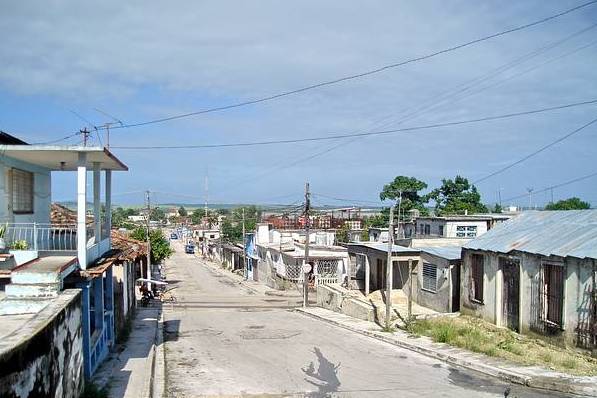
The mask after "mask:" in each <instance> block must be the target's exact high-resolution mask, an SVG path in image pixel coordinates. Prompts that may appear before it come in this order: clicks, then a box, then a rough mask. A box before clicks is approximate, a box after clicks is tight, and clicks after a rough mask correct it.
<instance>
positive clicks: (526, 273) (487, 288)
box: [461, 249, 595, 345]
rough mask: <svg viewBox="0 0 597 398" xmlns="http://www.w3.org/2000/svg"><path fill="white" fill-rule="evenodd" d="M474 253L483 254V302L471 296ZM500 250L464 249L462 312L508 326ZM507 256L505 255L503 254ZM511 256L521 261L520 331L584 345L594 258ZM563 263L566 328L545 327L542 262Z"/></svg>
mask: <svg viewBox="0 0 597 398" xmlns="http://www.w3.org/2000/svg"><path fill="white" fill-rule="evenodd" d="M473 253H477V254H482V255H483V256H484V271H485V276H484V297H483V303H477V302H475V301H473V300H472V299H471V298H470V292H471V273H470V268H471V267H470V264H471V257H472V254H473ZM500 256H502V255H501V254H499V253H491V252H480V251H473V250H467V249H464V250H463V267H462V277H461V281H462V290H461V304H462V312H464V313H469V314H472V315H475V316H479V317H481V318H483V319H485V320H487V321H489V322H492V323H495V324H496V325H499V326H505V324H506V322H505V320H504V319H503V315H502V313H503V310H502V306H503V297H502V291H503V275H502V271H501V270H500V267H499V258H500ZM503 256H505V255H503ZM511 256H512V257H514V258H517V259H518V260H519V261H520V316H519V322H520V331H521V333H526V332H529V331H534V332H539V333H545V334H550V335H551V336H552V337H556V338H561V339H562V341H564V342H566V343H575V344H580V345H585V344H583V342H582V341H581V340H582V339H583V338H584V337H583V336H582V333H583V331H587V330H588V329H590V328H591V323H592V322H595V320H594V319H591V294H592V292H593V291H594V289H595V268H594V267H595V260H592V259H584V260H581V259H576V258H571V257H566V258H562V257H556V256H551V257H545V256H540V255H534V254H530V253H523V252H513V253H511ZM546 262H547V263H553V264H561V265H562V266H563V267H565V269H566V270H565V284H564V322H563V330H553V328H549V330H546V327H545V324H544V321H543V320H542V314H541V303H540V300H541V294H542V291H541V290H542V287H541V272H542V264H543V263H546Z"/></svg>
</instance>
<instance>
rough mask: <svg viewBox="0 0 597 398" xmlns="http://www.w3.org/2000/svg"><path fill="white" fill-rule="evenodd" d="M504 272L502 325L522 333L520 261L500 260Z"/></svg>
mask: <svg viewBox="0 0 597 398" xmlns="http://www.w3.org/2000/svg"><path fill="white" fill-rule="evenodd" d="M499 264H500V269H501V270H502V281H503V291H502V311H503V318H502V324H503V325H504V326H506V327H507V328H508V329H511V330H514V331H515V332H520V261H519V260H518V259H512V258H500V262H499Z"/></svg>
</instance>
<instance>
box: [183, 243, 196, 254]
mask: <svg viewBox="0 0 597 398" xmlns="http://www.w3.org/2000/svg"><path fill="white" fill-rule="evenodd" d="M184 251H185V253H187V254H195V246H194V245H186V246H185V247H184Z"/></svg>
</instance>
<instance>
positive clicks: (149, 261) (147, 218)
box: [145, 190, 151, 288]
mask: <svg viewBox="0 0 597 398" xmlns="http://www.w3.org/2000/svg"><path fill="white" fill-rule="evenodd" d="M145 198H146V199H147V217H146V221H147V222H146V224H147V274H146V275H145V276H146V277H147V279H151V239H149V218H150V217H149V215H150V213H151V202H150V198H149V190H147V191H145ZM149 287H150V288H151V284H149Z"/></svg>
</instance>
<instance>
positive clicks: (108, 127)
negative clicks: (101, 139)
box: [93, 108, 124, 149]
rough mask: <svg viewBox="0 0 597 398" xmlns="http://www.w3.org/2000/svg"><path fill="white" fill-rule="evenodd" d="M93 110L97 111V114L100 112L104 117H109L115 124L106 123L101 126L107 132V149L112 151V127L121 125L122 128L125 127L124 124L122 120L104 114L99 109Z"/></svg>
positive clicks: (106, 113)
mask: <svg viewBox="0 0 597 398" xmlns="http://www.w3.org/2000/svg"><path fill="white" fill-rule="evenodd" d="M93 109H95V110H96V112H99V113H101V114H102V115H104V116H108V117H109V118H110V119H112V120H113V122H106V123H104V124H102V125H101V126H99V127H101V128H103V129H105V130H106V148H108V149H110V127H112V126H116V125H120V127H123V126H124V123H123V122H122V120H120V119H118V118H116V117H114V116H112V115H110V114H109V113H108V112H104V111H102V110H101V109H98V108H93ZM96 130H97V129H96Z"/></svg>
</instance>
